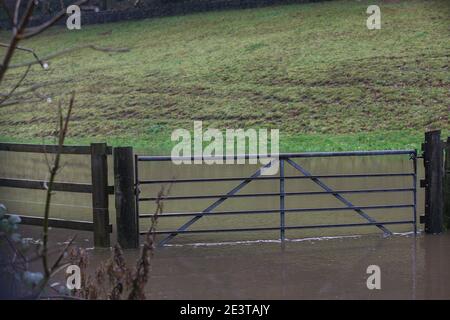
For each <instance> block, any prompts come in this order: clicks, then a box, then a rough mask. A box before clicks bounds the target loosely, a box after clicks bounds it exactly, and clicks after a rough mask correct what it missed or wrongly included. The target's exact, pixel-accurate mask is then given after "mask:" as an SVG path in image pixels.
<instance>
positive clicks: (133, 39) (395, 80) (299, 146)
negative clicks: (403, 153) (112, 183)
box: [0, 0, 450, 153]
mask: <svg viewBox="0 0 450 320" xmlns="http://www.w3.org/2000/svg"><path fill="white" fill-rule="evenodd" d="M369 4H378V5H379V6H380V7H381V12H382V29H381V30H377V31H375V30H372V31H370V30H367V28H366V26H365V23H366V18H367V16H368V15H367V14H366V8H367V6H368V5H369ZM449 16H450V4H449V3H448V1H392V0H391V1H331V2H323V3H312V4H299V5H286V6H274V7H266V8H258V9H249V10H233V11H222V12H209V13H201V14H192V15H187V16H180V17H167V18H160V19H151V20H142V21H135V22H123V23H115V24H105V25H94V26H84V27H83V29H82V30H81V31H69V30H66V29H65V28H61V27H55V28H52V29H51V30H49V31H48V32H47V33H45V34H43V35H42V36H39V37H37V38H33V39H30V40H28V41H26V42H24V43H22V45H23V46H27V47H31V48H34V49H35V50H36V52H37V53H38V54H39V55H40V56H45V55H47V54H49V53H51V52H54V51H58V50H62V49H66V48H70V47H73V46H77V45H80V44H85V43H95V44H97V45H101V46H110V47H129V48H130V49H131V51H130V52H127V53H102V52H96V51H92V50H88V49H86V50H83V51H79V52H76V53H72V54H69V55H65V56H63V57H59V58H55V59H53V60H51V61H50V69H49V70H48V71H42V70H41V69H40V68H39V67H38V66H34V67H33V68H32V72H31V74H30V76H29V77H28V78H27V83H26V84H27V85H31V84H33V83H36V82H43V83H48V84H49V85H48V86H47V87H45V88H44V89H39V90H38V92H39V93H40V94H41V95H45V96H51V97H52V98H53V101H55V102H53V103H47V102H45V101H43V100H42V101H38V102H33V103H24V104H22V105H20V106H11V107H3V108H0V140H2V141H26V142H40V141H41V140H42V139H47V140H48V137H50V136H51V135H52V132H53V131H54V127H55V125H54V119H55V110H56V101H57V100H58V99H60V98H62V97H66V96H67V93H68V92H69V91H71V90H75V91H76V95H77V98H76V107H75V110H74V116H73V120H72V122H71V131H70V139H69V142H70V143H88V142H90V141H107V142H109V143H110V144H112V145H125V144H126V145H130V144H131V145H134V146H136V147H137V148H139V149H145V150H147V151H148V152H152V153H168V152H169V151H170V148H171V145H172V143H171V141H170V133H171V131H172V130H173V129H175V128H187V129H190V128H192V126H193V121H194V120H203V122H204V124H203V127H204V128H206V127H208V126H210V127H215V128H219V129H224V128H262V127H265V128H278V129H280V133H281V150H282V151H306V150H309V151H313V150H323V151H325V150H358V149H396V148H419V147H420V142H421V141H422V138H423V132H424V131H425V130H428V129H434V128H440V129H442V130H443V131H444V134H448V132H449V129H450V124H449V115H450V94H449V92H450V90H449V89H450V77H449V74H450V73H449V55H450V46H449V40H448V39H449V36H450V31H449V28H448V27H449V26H448V17H449ZM109 31H111V32H110V33H109ZM5 36H6V34H5V33H0V37H5ZM30 58H31V57H29V56H28V55H26V54H23V53H20V54H18V55H17V57H16V59H15V61H14V63H16V62H20V61H28V60H30ZM20 72H23V69H21V70H19V69H12V70H11V71H10V72H9V73H8V75H7V79H6V82H5V83H4V84H2V88H1V90H0V91H2V92H3V91H7V87H8V86H11V85H12V84H13V80H14V79H17V78H18V77H19V75H20ZM28 97H29V98H33V99H34V98H35V96H33V95H32V94H30V95H29V96H28Z"/></svg>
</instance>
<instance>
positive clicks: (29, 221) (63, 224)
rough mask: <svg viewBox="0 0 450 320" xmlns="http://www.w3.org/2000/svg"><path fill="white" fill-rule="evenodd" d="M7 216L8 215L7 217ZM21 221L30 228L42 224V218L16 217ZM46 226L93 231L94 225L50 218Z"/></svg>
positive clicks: (110, 230)
mask: <svg viewBox="0 0 450 320" xmlns="http://www.w3.org/2000/svg"><path fill="white" fill-rule="evenodd" d="M7 216H9V215H7ZM18 216H19V217H20V219H21V220H22V222H21V224H25V225H31V226H42V224H43V222H44V218H43V217H36V216H22V215H18ZM48 224H49V226H50V227H53V228H62V229H73V230H81V231H94V223H92V222H90V221H80V220H63V219H57V218H50V219H49V220H48ZM108 232H109V233H111V232H112V225H111V224H110V225H109V226H108Z"/></svg>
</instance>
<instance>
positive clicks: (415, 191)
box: [412, 150, 417, 235]
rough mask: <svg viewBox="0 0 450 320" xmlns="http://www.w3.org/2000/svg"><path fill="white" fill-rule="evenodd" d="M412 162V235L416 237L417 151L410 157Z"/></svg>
mask: <svg viewBox="0 0 450 320" xmlns="http://www.w3.org/2000/svg"><path fill="white" fill-rule="evenodd" d="M412 160H413V171H414V174H413V189H414V191H413V205H414V207H413V215H414V216H413V221H414V235H417V150H415V153H414V154H413V155H412Z"/></svg>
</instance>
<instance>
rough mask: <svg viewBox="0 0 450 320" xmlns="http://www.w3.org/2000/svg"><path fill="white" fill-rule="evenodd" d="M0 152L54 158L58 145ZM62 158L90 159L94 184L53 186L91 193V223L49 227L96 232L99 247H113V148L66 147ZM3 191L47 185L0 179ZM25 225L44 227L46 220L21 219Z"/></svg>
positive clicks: (58, 222) (8, 147) (56, 222)
mask: <svg viewBox="0 0 450 320" xmlns="http://www.w3.org/2000/svg"><path fill="white" fill-rule="evenodd" d="M0 151H11V152H24V153H41V154H54V153H57V152H58V146H56V145H35V144H16V143H0ZM62 154H75V155H90V157H91V177H92V183H91V184H85V183H71V182H58V183H55V184H54V185H53V190H54V191H64V192H76V193H90V194H92V208H93V209H92V221H77V220H65V219H54V218H51V219H50V220H49V226H51V227H55V228H67V229H74V230H83V231H93V233H94V245H95V246H96V247H109V246H110V237H109V235H110V233H111V232H112V225H111V224H110V223H109V209H108V206H109V201H108V196H109V195H110V194H114V186H109V185H108V162H107V157H108V155H111V154H112V148H111V147H108V146H107V145H106V144H105V143H93V144H91V145H90V146H63V148H62ZM0 186H1V187H9V188H25V189H40V190H45V189H46V181H42V180H29V179H10V178H3V177H2V178H0ZM20 217H21V219H22V223H23V224H29V225H42V223H43V220H44V219H43V217H38V216H24V215H20Z"/></svg>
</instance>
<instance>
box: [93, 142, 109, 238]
mask: <svg viewBox="0 0 450 320" xmlns="http://www.w3.org/2000/svg"><path fill="white" fill-rule="evenodd" d="M107 157H108V156H107V145H106V143H92V144H91V176H92V207H93V210H92V214H93V223H94V245H95V246H96V247H109V246H110V239H109V201H108V196H109V194H108V158H107Z"/></svg>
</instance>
